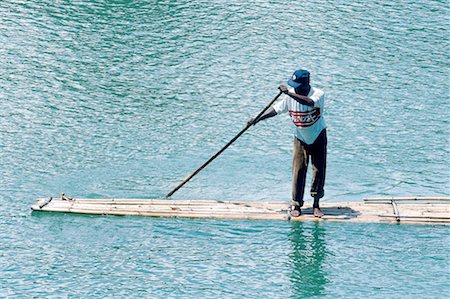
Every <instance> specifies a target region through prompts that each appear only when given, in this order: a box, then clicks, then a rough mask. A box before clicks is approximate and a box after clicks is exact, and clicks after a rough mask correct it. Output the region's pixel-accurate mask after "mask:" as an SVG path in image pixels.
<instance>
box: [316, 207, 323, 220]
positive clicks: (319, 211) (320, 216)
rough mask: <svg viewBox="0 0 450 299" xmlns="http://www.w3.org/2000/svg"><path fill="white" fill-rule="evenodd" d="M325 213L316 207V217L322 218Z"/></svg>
mask: <svg viewBox="0 0 450 299" xmlns="http://www.w3.org/2000/svg"><path fill="white" fill-rule="evenodd" d="M323 215H325V214H324V213H323V212H322V210H320V208H314V217H317V218H322V216H323Z"/></svg>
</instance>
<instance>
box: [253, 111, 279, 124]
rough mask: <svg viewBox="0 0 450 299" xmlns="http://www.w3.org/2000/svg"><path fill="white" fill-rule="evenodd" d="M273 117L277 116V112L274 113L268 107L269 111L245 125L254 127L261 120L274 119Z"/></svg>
mask: <svg viewBox="0 0 450 299" xmlns="http://www.w3.org/2000/svg"><path fill="white" fill-rule="evenodd" d="M275 115H277V112H276V111H275V109H273V107H270V108H269V109H267V110H266V112H264V113H263V115H261V116H260V117H259V118H258V119H253V118H251V119H250V120H249V121H248V122H247V125H249V126H251V125H256V124H257V123H258V122H260V121H261V120H263V119H266V118H270V117H274V116H275Z"/></svg>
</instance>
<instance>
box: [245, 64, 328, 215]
mask: <svg viewBox="0 0 450 299" xmlns="http://www.w3.org/2000/svg"><path fill="white" fill-rule="evenodd" d="M309 79H310V73H309V72H308V71H307V70H302V69H300V70H296V71H295V72H294V74H293V75H292V77H291V79H289V81H288V87H286V86H284V85H280V87H279V89H280V90H281V91H282V92H283V93H284V97H283V98H282V99H281V100H280V101H279V102H277V103H276V104H275V105H274V106H272V107H271V108H269V109H268V110H267V111H266V112H265V113H264V114H263V115H262V116H261V117H260V118H258V119H255V120H250V122H251V123H252V124H253V125H255V124H256V123H257V122H259V121H261V120H263V119H266V118H269V117H273V116H275V115H277V114H282V113H286V112H289V115H290V117H291V119H292V122H293V123H294V125H295V137H294V153H293V163H292V171H293V177H292V202H291V205H292V206H291V216H293V217H298V216H300V215H301V210H300V208H301V207H302V206H303V194H304V189H305V179H306V172H307V169H308V163H309V159H310V157H311V164H312V184H311V196H312V197H313V198H314V203H313V213H314V216H315V217H319V218H320V217H322V216H323V215H324V214H323V212H322V211H321V210H320V207H319V200H320V198H322V197H323V196H324V189H323V187H324V184H325V170H326V158H327V132H326V124H325V120H324V118H323V108H324V100H325V98H324V93H323V91H322V90H320V89H317V88H314V87H311V85H310V84H309Z"/></svg>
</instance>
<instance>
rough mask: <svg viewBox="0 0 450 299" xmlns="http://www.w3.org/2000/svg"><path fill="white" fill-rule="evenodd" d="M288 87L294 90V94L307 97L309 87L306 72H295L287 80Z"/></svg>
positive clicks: (307, 73)
mask: <svg viewBox="0 0 450 299" xmlns="http://www.w3.org/2000/svg"><path fill="white" fill-rule="evenodd" d="M288 85H289V86H291V87H293V88H294V89H295V93H297V94H301V95H308V93H309V90H310V89H311V86H310V85H309V72H308V71H307V70H302V69H299V70H296V71H295V72H294V74H292V77H291V78H290V79H289V80H288Z"/></svg>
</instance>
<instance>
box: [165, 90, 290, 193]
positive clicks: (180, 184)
mask: <svg viewBox="0 0 450 299" xmlns="http://www.w3.org/2000/svg"><path fill="white" fill-rule="evenodd" d="M282 93H283V92H282V91H281V90H280V91H279V92H278V94H277V95H276V96H275V97H274V98H273V99H272V101H270V103H269V104H268V105H267V106H266V107H265V108H264V109H263V110H262V111H261V112H260V113H259V114H258V115H257V116H256V117H255V118H254V120H257V119H258V118H260V117H261V116H262V115H263V114H264V112H266V110H267V109H269V108H270V106H272V104H273V103H275V101H276V100H277V99H278V98H279V97H280V95H281V94H282ZM253 123H254V121H253ZM253 123H248V124H247V125H246V126H245V128H244V129H242V130H241V131H240V132H239V133H238V134H237V135H236V136H234V138H233V139H231V140H230V141H229V142H228V143H227V144H226V145H225V146H224V147H222V148H221V149H220V150H219V151H218V152H217V153H215V154H214V155H213V156H212V157H211V158H209V159H208V161H206V162H205V163H203V164H202V166H200V167H199V168H197V169H196V170H195V171H194V172H193V173H192V174H191V175H189V176H188V177H187V178H185V179H184V180H183V181H182V182H181V183H179V184H178V185H177V186H176V187H175V188H173V189H172V191H170V192H169V193H168V194H167V195H166V198H169V197H170V196H172V195H173V194H174V193H175V192H177V191H178V190H179V189H180V188H181V187H183V186H184V184H186V183H187V182H189V180H190V179H192V178H193V177H194V176H195V175H196V174H197V173H199V172H200V171H201V170H202V169H203V168H205V167H206V166H207V165H208V164H209V163H211V162H212V161H213V160H214V159H216V158H217V157H218V156H219V155H220V154H221V153H223V152H224V151H225V150H226V149H227V148H228V147H229V146H230V145H231V144H233V142H235V141H236V140H237V139H238V138H239V137H241V135H242V134H244V133H245V131H247V130H248V129H249V128H250V127H251V126H252V125H253Z"/></svg>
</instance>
